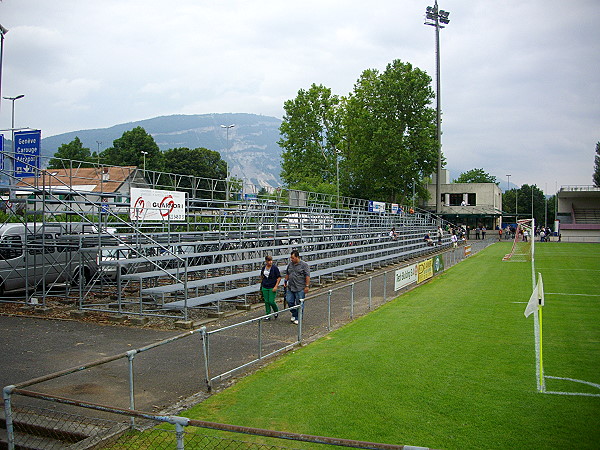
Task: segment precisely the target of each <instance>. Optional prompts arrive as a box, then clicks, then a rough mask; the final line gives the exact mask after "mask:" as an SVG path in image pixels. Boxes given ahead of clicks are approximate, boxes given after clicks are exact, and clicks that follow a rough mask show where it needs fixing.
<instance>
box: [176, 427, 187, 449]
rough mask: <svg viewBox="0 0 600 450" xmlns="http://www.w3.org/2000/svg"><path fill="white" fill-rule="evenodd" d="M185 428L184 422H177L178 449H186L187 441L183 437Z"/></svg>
mask: <svg viewBox="0 0 600 450" xmlns="http://www.w3.org/2000/svg"><path fill="white" fill-rule="evenodd" d="M184 430H185V428H184V427H183V425H182V424H180V423H176V424H175V436H177V450H184V449H185V443H184V442H183V437H184V436H185V433H184Z"/></svg>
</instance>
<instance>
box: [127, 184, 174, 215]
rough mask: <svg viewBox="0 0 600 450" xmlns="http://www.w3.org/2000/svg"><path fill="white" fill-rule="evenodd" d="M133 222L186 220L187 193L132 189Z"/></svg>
mask: <svg viewBox="0 0 600 450" xmlns="http://www.w3.org/2000/svg"><path fill="white" fill-rule="evenodd" d="M129 217H130V219H131V220H144V221H146V220H149V221H181V220H185V192H177V191H163V190H160V189H143V188H134V187H132V188H131V207H130V208H129Z"/></svg>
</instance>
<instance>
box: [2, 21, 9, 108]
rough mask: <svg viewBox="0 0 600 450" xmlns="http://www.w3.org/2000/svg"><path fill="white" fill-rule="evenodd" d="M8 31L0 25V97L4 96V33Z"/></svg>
mask: <svg viewBox="0 0 600 450" xmlns="http://www.w3.org/2000/svg"><path fill="white" fill-rule="evenodd" d="M6 33H8V30H7V29H6V28H4V27H3V26H2V25H0V97H1V96H2V58H3V56H4V35H5V34H6ZM0 103H2V102H0Z"/></svg>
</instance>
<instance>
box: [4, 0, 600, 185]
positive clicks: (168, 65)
mask: <svg viewBox="0 0 600 450" xmlns="http://www.w3.org/2000/svg"><path fill="white" fill-rule="evenodd" d="M428 5H433V0H373V1H371V2H365V1H358V0H319V1H316V0H315V1H313V0H305V1H298V0H288V1H281V0H278V1H275V0H255V1H241V0H222V1H200V0H173V1H170V2H167V1H157V0H103V1H92V0H56V1H49V0H3V1H1V2H0V24H2V25H3V26H4V27H5V28H7V29H8V30H9V32H8V33H7V34H6V37H5V41H4V64H3V73H2V95H3V96H15V95H19V94H25V98H23V99H21V100H17V102H16V105H15V108H16V114H15V117H16V119H15V120H16V126H17V127H21V126H23V127H24V126H28V127H32V128H39V129H41V130H42V136H51V135H54V134H59V133H63V132H67V131H76V130H81V129H88V128H102V127H108V126H112V125H115V124H118V123H123V122H130V121H134V120H140V119H146V118H151V117H155V116H160V115H170V114H206V113H226V112H247V113H255V114H264V115H269V116H275V117H280V118H281V117H282V115H283V102H284V101H285V100H287V99H291V98H294V97H295V96H296V94H297V92H298V90H299V89H301V88H308V87H309V86H310V85H311V83H317V84H323V85H325V86H327V87H330V88H331V89H332V90H333V92H334V93H336V94H339V95H346V94H348V92H350V91H351V90H352V87H353V85H354V83H355V81H356V80H357V78H358V77H359V75H360V74H361V72H362V71H363V70H365V69H369V68H377V69H380V70H383V69H385V66H386V64H388V63H389V62H391V61H393V60H394V59H401V60H402V61H405V62H409V63H411V64H413V65H414V66H417V67H419V68H421V69H423V70H425V71H426V72H428V73H429V74H430V75H431V77H432V78H433V79H434V80H435V34H434V28H433V27H429V26H425V25H424V24H423V22H424V12H425V8H426V6H428ZM440 8H441V9H445V10H447V11H450V24H449V25H448V27H447V28H445V29H444V30H442V31H441V58H442V65H441V80H442V96H441V98H442V107H443V118H444V122H443V127H442V128H443V137H442V143H443V151H444V154H445V156H446V158H447V161H448V167H449V168H450V170H451V176H452V178H455V177H456V176H458V175H459V173H460V172H463V171H466V170H469V169H472V168H483V169H484V170H486V171H487V172H489V173H491V174H492V175H494V176H496V177H497V178H498V179H499V180H500V181H501V187H502V188H503V189H504V188H505V187H506V174H511V175H512V176H511V183H516V184H518V185H521V184H525V183H527V184H536V185H537V186H538V187H540V188H541V189H543V190H545V191H546V192H547V193H554V191H555V186H558V187H560V186H561V185H590V184H592V181H591V177H592V172H593V168H594V154H595V152H594V150H595V144H596V142H597V141H599V140H600V75H599V73H600V71H599V65H600V26H599V24H598V19H600V2H599V1H598V0H574V1H571V2H566V1H562V0H549V1H541V0H531V1H525V2H524V1H519V0H504V1H499V2H487V1H473V0H441V1H440ZM10 109H11V108H10V102H8V101H3V103H2V110H1V112H0V128H2V129H6V128H9V127H10Z"/></svg>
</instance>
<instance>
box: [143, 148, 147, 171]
mask: <svg viewBox="0 0 600 450" xmlns="http://www.w3.org/2000/svg"><path fill="white" fill-rule="evenodd" d="M147 154H148V152H145V151H144V150H142V158H143V159H144V162H143V165H142V167H143V169H144V176H145V175H146V155H147Z"/></svg>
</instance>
